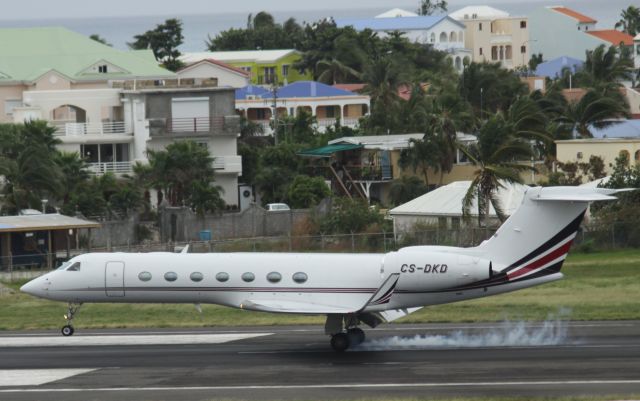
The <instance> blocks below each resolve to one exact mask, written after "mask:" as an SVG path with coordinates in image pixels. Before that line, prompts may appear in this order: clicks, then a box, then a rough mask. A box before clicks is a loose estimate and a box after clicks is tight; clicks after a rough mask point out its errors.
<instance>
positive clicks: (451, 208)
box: [389, 181, 529, 235]
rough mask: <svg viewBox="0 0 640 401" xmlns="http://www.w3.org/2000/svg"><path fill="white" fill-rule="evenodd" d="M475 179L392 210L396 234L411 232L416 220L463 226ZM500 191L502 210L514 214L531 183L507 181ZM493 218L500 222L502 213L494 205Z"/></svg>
mask: <svg viewBox="0 0 640 401" xmlns="http://www.w3.org/2000/svg"><path fill="white" fill-rule="evenodd" d="M470 185H471V181H456V182H452V183H450V184H448V185H445V186H442V187H439V188H437V189H435V190H433V191H431V192H427V193H426V194H424V195H422V196H420V197H417V198H415V199H413V200H411V201H409V202H407V203H404V204H402V205H400V206H398V207H395V208H393V209H391V210H390V211H389V215H391V217H392V218H393V231H394V233H395V234H396V235H399V234H404V233H411V232H412V231H413V230H414V227H415V226H416V224H426V225H433V226H441V227H447V228H457V227H461V226H462V215H463V213H462V204H463V199H464V197H465V195H466V193H467V191H468V190H469V186H470ZM503 185H504V187H503V188H500V189H499V190H498V192H497V198H498V200H499V202H500V206H501V207H502V210H503V211H504V213H505V214H506V215H507V216H510V215H511V214H512V213H513V212H514V211H515V210H516V209H517V208H518V206H519V205H520V204H521V203H522V199H523V197H524V193H525V192H526V191H527V189H528V188H529V187H527V186H526V185H521V184H507V183H504V184H503ZM469 214H470V216H471V218H472V219H473V218H475V221H477V218H478V200H477V199H474V201H473V204H472V206H471V208H470V209H469ZM489 217H490V221H492V222H493V223H497V222H498V221H499V220H498V217H497V214H496V211H495V209H494V208H493V206H490V208H489Z"/></svg>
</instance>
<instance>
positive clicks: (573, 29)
mask: <svg viewBox="0 0 640 401" xmlns="http://www.w3.org/2000/svg"><path fill="white" fill-rule="evenodd" d="M529 21H530V22H531V32H530V37H531V50H532V51H533V53H535V54H538V53H542V57H543V58H544V60H552V59H554V58H557V57H561V56H569V57H573V58H577V59H579V60H584V59H585V58H586V55H585V53H586V51H587V50H592V49H595V48H596V47H598V46H599V45H601V44H603V43H605V42H604V41H602V40H600V39H598V38H596V37H595V36H592V35H589V34H587V33H584V32H582V31H579V30H578V27H577V24H576V21H575V20H574V19H573V18H571V17H568V16H566V15H564V14H560V13H559V12H556V11H553V10H551V9H548V8H546V7H540V8H538V9H536V10H534V11H533V12H531V13H530V14H529Z"/></svg>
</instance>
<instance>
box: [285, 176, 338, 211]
mask: <svg viewBox="0 0 640 401" xmlns="http://www.w3.org/2000/svg"><path fill="white" fill-rule="evenodd" d="M330 195H331V190H330V189H329V187H328V186H327V184H326V183H325V181H324V178H323V177H309V176H308V175H297V176H296V177H295V178H294V179H293V182H292V183H291V185H290V186H289V190H288V194H287V198H288V202H289V205H290V206H291V207H294V208H296V209H304V208H308V207H311V206H313V205H316V204H318V203H319V202H320V201H321V200H323V199H324V198H326V197H328V196H330Z"/></svg>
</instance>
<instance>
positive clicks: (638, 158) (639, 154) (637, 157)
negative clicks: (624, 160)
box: [633, 150, 640, 164]
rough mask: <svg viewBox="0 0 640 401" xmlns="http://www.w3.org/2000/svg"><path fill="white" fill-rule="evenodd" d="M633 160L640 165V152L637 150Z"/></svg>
mask: <svg viewBox="0 0 640 401" xmlns="http://www.w3.org/2000/svg"><path fill="white" fill-rule="evenodd" d="M633 158H634V159H635V161H636V164H638V163H640V150H636V153H635V154H634V156H633Z"/></svg>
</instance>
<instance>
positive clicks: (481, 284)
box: [396, 260, 564, 294]
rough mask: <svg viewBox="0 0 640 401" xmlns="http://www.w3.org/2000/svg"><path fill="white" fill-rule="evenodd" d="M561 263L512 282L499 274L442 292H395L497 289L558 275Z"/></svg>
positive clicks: (402, 292) (397, 291)
mask: <svg viewBox="0 0 640 401" xmlns="http://www.w3.org/2000/svg"><path fill="white" fill-rule="evenodd" d="M563 263H564V260H561V261H560V262H558V263H554V264H553V265H551V266H549V267H545V268H544V269H542V270H540V271H538V272H535V273H534V274H531V275H529V276H525V277H522V278H519V279H517V280H513V281H509V279H508V278H507V275H506V274H504V273H500V275H499V279H494V280H492V279H488V280H481V281H476V282H475V283H471V284H467V285H465V286H459V287H450V288H447V289H444V290H435V291H412V290H396V293H398V294H440V293H445V292H460V291H469V290H477V289H480V288H489V287H499V286H501V285H505V284H512V283H519V282H522V281H527V280H532V279H534V278H539V277H542V276H548V275H550V274H555V273H559V272H560V268H561V267H562V264H563ZM494 278H495V276H494Z"/></svg>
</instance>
